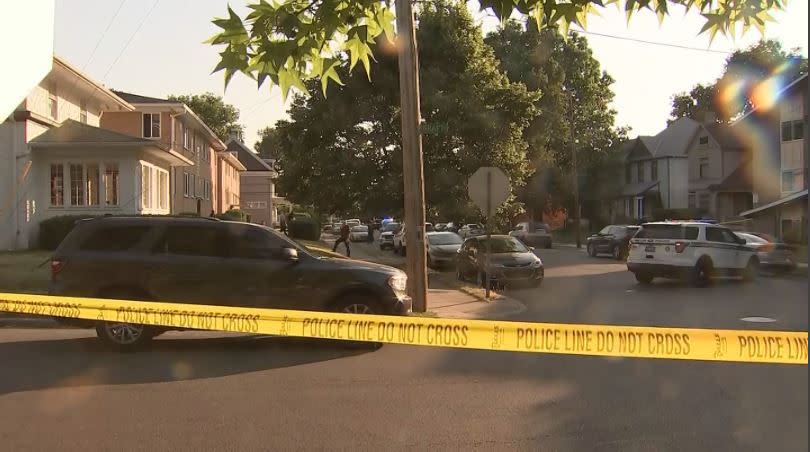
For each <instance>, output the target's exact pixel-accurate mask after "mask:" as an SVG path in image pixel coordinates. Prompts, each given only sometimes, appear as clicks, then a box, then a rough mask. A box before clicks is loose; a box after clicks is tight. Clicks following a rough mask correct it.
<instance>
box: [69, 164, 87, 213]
mask: <svg viewBox="0 0 810 452" xmlns="http://www.w3.org/2000/svg"><path fill="white" fill-rule="evenodd" d="M70 205H71V206H83V205H84V165H82V164H81V163H71V164H70Z"/></svg>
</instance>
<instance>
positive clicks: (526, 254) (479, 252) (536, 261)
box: [456, 235, 544, 287]
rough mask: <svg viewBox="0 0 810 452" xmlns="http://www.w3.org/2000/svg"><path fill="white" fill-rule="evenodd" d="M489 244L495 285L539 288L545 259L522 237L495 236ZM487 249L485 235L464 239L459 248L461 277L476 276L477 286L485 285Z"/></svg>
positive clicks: (490, 272)
mask: <svg viewBox="0 0 810 452" xmlns="http://www.w3.org/2000/svg"><path fill="white" fill-rule="evenodd" d="M489 246H490V250H491V254H490V258H489V267H488V270H489V274H490V275H491V276H490V278H491V281H492V283H493V285H495V286H506V285H511V284H514V283H528V284H530V285H533V286H535V287H536V286H539V285H540V283H542V282H543V274H544V272H543V262H542V261H541V260H540V258H539V257H537V256H536V255H535V254H534V253H533V252H532V249H530V248H527V247H526V246H525V245H524V244H523V243H521V242H520V240H518V239H516V238H514V237H510V236H508V235H493V236H492V237H491V238H490V242H489ZM486 252H487V238H486V237H485V236H477V237H471V238H469V239H467V240H465V241H464V244H463V245H462V246H461V248H460V249H459V250H458V264H457V268H456V276H457V277H458V279H459V280H462V281H463V280H468V279H474V280H475V282H476V283H477V284H478V285H480V286H482V287H485V286H486V283H485V278H484V269H485V268H486V265H487V259H486Z"/></svg>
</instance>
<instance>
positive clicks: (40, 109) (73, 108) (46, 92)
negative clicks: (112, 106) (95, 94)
mask: <svg viewBox="0 0 810 452" xmlns="http://www.w3.org/2000/svg"><path fill="white" fill-rule="evenodd" d="M71 88H73V87H72V85H71V84H68V83H56V82H54V81H53V80H52V79H51V77H46V78H45V80H43V81H42V83H40V84H39V85H37V86H36V87H35V88H34V89H33V91H31V94H30V95H29V96H28V99H27V102H26V109H27V110H30V111H31V112H33V113H36V114H38V115H41V116H44V117H46V118H50V119H53V120H54V121H56V122H59V123H61V122H63V121H65V120H67V119H73V120H76V121H79V120H80V116H81V110H82V108H81V103H82V97H83V96H82V94H81V93H80V92H78V91H76V90H75V89H71ZM51 90H53V92H54V93H55V94H56V99H57V100H56V104H57V115H56V118H53V117H51V109H50V92H51ZM86 108H87V124H89V125H91V126H96V127H98V126H99V117H100V115H101V110H100V108H99V106H98V105H96V104H94V103H92V102H90V101H88V103H87V105H86ZM30 138H33V137H29V139H30Z"/></svg>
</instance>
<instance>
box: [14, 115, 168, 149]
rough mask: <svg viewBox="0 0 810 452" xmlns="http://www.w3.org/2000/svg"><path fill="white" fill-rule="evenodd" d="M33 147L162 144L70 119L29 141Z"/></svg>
mask: <svg viewBox="0 0 810 452" xmlns="http://www.w3.org/2000/svg"><path fill="white" fill-rule="evenodd" d="M29 143H31V144H32V145H38V144H39V145H45V144H57V145H58V144H120V145H144V146H157V147H160V143H159V142H157V141H153V140H150V139H146V138H138V137H133V136H131V135H126V134H123V133H119V132H114V131H112V130H107V129H102V128H100V127H94V126H91V125H87V124H83V123H81V122H79V121H76V120H73V119H68V120H65V121H64V122H63V123H62V125H60V126H59V127H52V128H50V129H48V130H47V131H45V132H44V133H42V134H41V135H39V136H37V137H36V138H34V139H32V140H30V141H29Z"/></svg>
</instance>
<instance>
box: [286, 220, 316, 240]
mask: <svg viewBox="0 0 810 452" xmlns="http://www.w3.org/2000/svg"><path fill="white" fill-rule="evenodd" d="M287 234H289V235H290V237H292V238H294V239H302V240H319V239H320V238H321V223H320V222H318V221H316V220H313V219H312V218H300V217H296V218H295V219H294V220H293V221H291V222H290V223H289V224H288V225H287Z"/></svg>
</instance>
